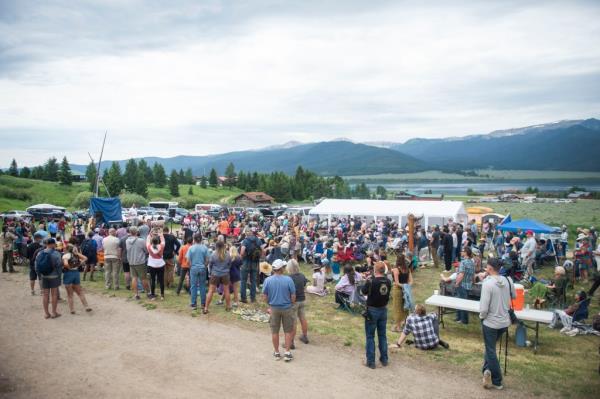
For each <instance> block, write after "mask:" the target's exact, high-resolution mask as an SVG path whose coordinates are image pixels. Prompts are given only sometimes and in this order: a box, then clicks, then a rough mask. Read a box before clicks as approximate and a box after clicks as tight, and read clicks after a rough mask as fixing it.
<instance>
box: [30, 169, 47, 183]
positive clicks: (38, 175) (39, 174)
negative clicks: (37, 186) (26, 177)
mask: <svg viewBox="0 0 600 399" xmlns="http://www.w3.org/2000/svg"><path fill="white" fill-rule="evenodd" d="M31 178H32V179H37V180H42V179H43V178H44V168H43V167H42V166H34V168H33V169H32V170H31Z"/></svg>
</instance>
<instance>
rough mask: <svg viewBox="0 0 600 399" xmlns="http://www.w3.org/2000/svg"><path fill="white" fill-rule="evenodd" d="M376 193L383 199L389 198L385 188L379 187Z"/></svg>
mask: <svg viewBox="0 0 600 399" xmlns="http://www.w3.org/2000/svg"><path fill="white" fill-rule="evenodd" d="M375 193H376V194H377V196H378V197H379V198H381V199H386V198H387V190H386V189H385V187H383V186H377V188H376V189H375Z"/></svg>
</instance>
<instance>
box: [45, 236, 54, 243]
mask: <svg viewBox="0 0 600 399" xmlns="http://www.w3.org/2000/svg"><path fill="white" fill-rule="evenodd" d="M52 244H56V240H55V239H54V238H52V237H50V238H48V239H47V240H46V245H52Z"/></svg>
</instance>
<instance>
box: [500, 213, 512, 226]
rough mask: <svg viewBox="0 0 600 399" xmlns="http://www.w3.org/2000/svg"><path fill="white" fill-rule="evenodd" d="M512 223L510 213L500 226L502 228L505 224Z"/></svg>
mask: <svg viewBox="0 0 600 399" xmlns="http://www.w3.org/2000/svg"><path fill="white" fill-rule="evenodd" d="M510 222H512V217H511V216H510V213H509V214H508V215H506V217H505V218H504V219H502V223H500V224H499V226H502V225H503V224H508V223H510Z"/></svg>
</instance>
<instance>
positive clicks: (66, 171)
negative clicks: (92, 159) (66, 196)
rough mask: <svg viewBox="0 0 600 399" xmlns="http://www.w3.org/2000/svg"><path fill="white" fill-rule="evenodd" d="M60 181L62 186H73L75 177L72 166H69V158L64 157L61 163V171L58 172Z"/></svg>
mask: <svg viewBox="0 0 600 399" xmlns="http://www.w3.org/2000/svg"><path fill="white" fill-rule="evenodd" d="M58 181H59V182H60V184H62V185H65V186H70V185H71V184H73V175H72V174H71V166H69V161H67V157H63V160H62V162H61V163H60V170H59V171H58Z"/></svg>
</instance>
